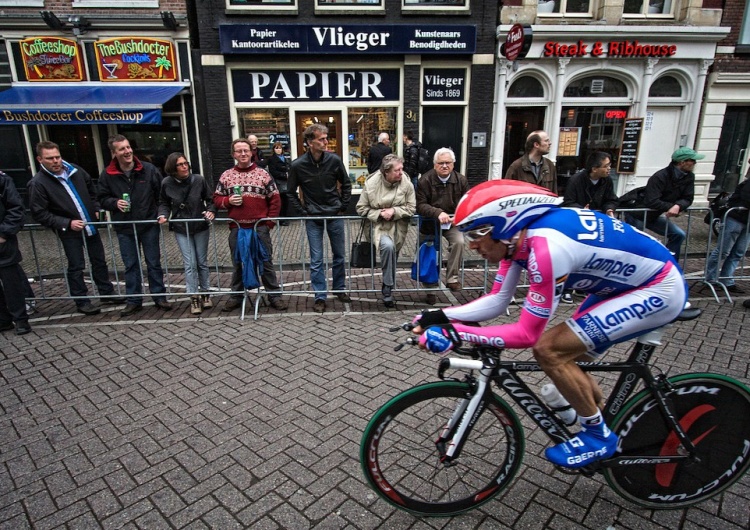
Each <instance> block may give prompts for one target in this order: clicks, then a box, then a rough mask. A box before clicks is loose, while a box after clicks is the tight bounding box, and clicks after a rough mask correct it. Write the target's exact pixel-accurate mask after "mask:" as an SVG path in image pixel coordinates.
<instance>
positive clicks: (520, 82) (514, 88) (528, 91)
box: [508, 75, 544, 98]
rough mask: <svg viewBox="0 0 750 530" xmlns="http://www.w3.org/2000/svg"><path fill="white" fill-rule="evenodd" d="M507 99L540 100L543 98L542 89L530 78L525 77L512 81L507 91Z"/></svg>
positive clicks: (536, 81) (540, 85) (539, 84)
mask: <svg viewBox="0 0 750 530" xmlns="http://www.w3.org/2000/svg"><path fill="white" fill-rule="evenodd" d="M508 97H509V98H542V97H544V88H542V84H541V83H540V82H539V81H538V80H537V79H534V78H533V77H531V76H528V75H525V76H523V77H522V78H520V79H517V80H515V81H513V84H512V85H510V90H508Z"/></svg>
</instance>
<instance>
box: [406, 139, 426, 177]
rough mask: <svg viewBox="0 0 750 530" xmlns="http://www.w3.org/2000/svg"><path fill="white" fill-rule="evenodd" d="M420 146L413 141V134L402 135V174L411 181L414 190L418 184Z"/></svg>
mask: <svg viewBox="0 0 750 530" xmlns="http://www.w3.org/2000/svg"><path fill="white" fill-rule="evenodd" d="M420 147H422V144H421V143H419V142H418V141H417V140H415V139H414V133H412V132H411V131H407V132H406V134H404V173H406V174H407V175H408V176H409V178H410V179H411V183H412V184H413V185H414V189H415V190H416V189H417V184H418V183H419V148H420Z"/></svg>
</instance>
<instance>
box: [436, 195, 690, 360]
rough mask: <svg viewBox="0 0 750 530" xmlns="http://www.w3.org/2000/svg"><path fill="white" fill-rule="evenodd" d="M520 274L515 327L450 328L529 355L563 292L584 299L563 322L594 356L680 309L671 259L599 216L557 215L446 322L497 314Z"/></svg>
mask: <svg viewBox="0 0 750 530" xmlns="http://www.w3.org/2000/svg"><path fill="white" fill-rule="evenodd" d="M524 270H525V271H526V272H527V279H528V283H529V290H528V294H527V295H526V299H525V301H524V303H523V308H522V310H521V315H520V317H519V319H518V321H517V322H515V323H512V324H502V325H495V326H487V327H476V326H469V325H464V324H460V323H456V324H455V328H456V330H457V331H458V332H459V334H460V336H461V338H462V339H463V340H466V341H468V342H474V343H479V344H488V345H493V346H497V347H508V348H528V347H531V346H533V345H534V344H536V342H537V341H538V340H539V338H540V337H541V335H542V332H543V331H544V329H545V327H546V325H547V323H548V321H549V320H550V318H552V316H553V314H554V312H555V310H556V308H557V305H558V303H559V300H560V296H561V295H562V292H563V289H575V290H576V291H579V292H584V293H587V294H588V297H587V298H586V300H585V301H584V302H583V304H582V305H581V306H580V307H579V308H578V310H577V311H576V312H575V314H574V315H573V316H572V317H571V318H569V319H568V320H567V321H566V323H567V325H568V326H569V327H570V328H571V329H572V330H573V332H574V333H576V335H577V336H578V337H579V338H580V339H581V341H582V342H583V343H584V344H585V345H586V347H587V349H588V351H589V354H591V355H593V356H594V357H596V356H598V355H600V354H601V353H602V352H604V351H605V350H606V349H607V348H608V347H609V346H610V345H612V344H614V343H617V342H622V341H625V340H628V339H630V338H632V337H635V336H638V335H641V334H643V333H645V332H647V331H650V330H652V329H656V328H658V327H661V326H663V325H665V324H667V323H669V322H671V321H672V320H674V319H675V318H676V317H677V315H679V313H680V312H681V311H682V310H683V309H684V306H685V302H686V300H687V286H686V285H685V280H684V278H683V277H682V273H681V272H680V270H679V267H678V265H677V263H676V262H675V260H674V258H673V257H672V255H671V253H670V252H669V251H668V250H667V249H666V248H665V247H664V245H662V244H661V243H660V242H658V241H657V240H656V239H654V238H652V237H651V236H649V235H647V234H644V233H643V232H641V231H639V230H637V229H635V228H633V227H632V226H630V225H628V224H627V223H625V222H623V221H621V220H619V219H615V218H613V217H609V216H607V215H604V214H602V213H599V212H593V211H591V210H583V209H577V208H560V209H555V210H553V211H551V212H550V213H548V214H546V215H544V216H542V217H540V218H539V219H537V220H536V221H534V222H533V223H531V225H529V227H528V229H527V231H526V234H525V237H524V238H523V239H522V240H520V241H519V242H518V246H517V249H516V252H515V254H514V255H513V257H512V259H508V260H503V261H502V262H501V263H500V267H499V270H498V271H497V276H496V277H495V283H494V285H493V287H492V290H491V291H490V292H489V293H488V294H486V295H484V296H482V297H480V298H478V299H477V300H474V301H472V302H469V303H468V304H465V305H462V306H457V307H452V308H448V309H446V310H445V311H444V312H445V315H446V316H447V317H448V318H450V319H451V320H457V321H462V322H480V321H484V320H489V319H492V318H496V317H498V316H500V315H501V314H503V313H504V312H505V310H506V309H507V307H508V304H509V303H510V301H511V299H512V297H513V294H514V293H515V291H516V287H517V286H518V284H519V282H520V280H521V274H522V272H523V271H524Z"/></svg>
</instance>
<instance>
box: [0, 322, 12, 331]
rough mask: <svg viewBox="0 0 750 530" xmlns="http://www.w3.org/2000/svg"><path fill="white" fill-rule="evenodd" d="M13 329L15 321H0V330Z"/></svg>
mask: <svg viewBox="0 0 750 530" xmlns="http://www.w3.org/2000/svg"><path fill="white" fill-rule="evenodd" d="M11 329H13V322H3V323H0V331H10V330H11Z"/></svg>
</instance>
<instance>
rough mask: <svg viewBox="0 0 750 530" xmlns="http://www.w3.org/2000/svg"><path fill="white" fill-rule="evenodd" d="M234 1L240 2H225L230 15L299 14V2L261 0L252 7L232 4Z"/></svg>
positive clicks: (226, 10) (295, 0)
mask: <svg viewBox="0 0 750 530" xmlns="http://www.w3.org/2000/svg"><path fill="white" fill-rule="evenodd" d="M233 1H240V0H225V7H226V9H225V12H226V13H228V14H234V15H242V14H248V13H249V12H252V13H257V14H261V15H296V14H298V6H297V2H298V1H299V0H260V1H261V3H255V4H251V5H242V4H232V2H233ZM256 1H257V0H256Z"/></svg>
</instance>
